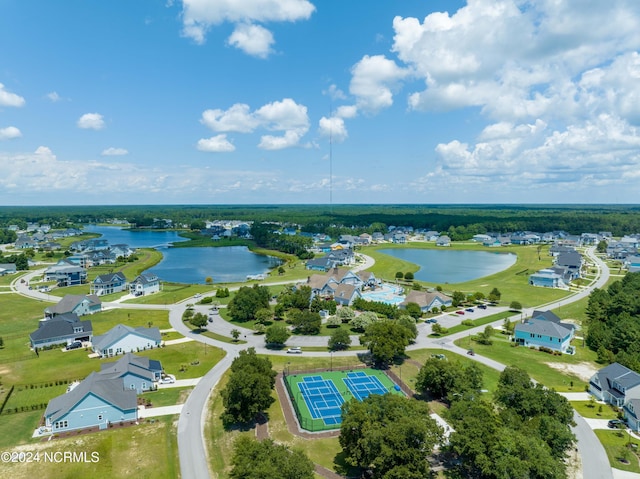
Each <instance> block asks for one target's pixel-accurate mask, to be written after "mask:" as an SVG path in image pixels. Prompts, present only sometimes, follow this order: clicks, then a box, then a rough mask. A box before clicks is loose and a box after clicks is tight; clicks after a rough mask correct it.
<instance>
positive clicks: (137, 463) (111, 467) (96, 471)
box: [0, 416, 180, 479]
mask: <svg viewBox="0 0 640 479" xmlns="http://www.w3.org/2000/svg"><path fill="white" fill-rule="evenodd" d="M3 419H4V418H3ZM175 419H176V417H174V416H166V417H162V418H159V419H154V418H152V419H149V420H146V421H143V422H142V423H141V424H140V425H138V426H130V427H124V428H121V429H120V428H117V427H116V428H114V429H109V430H107V431H101V432H99V433H92V434H82V435H78V436H72V437H69V438H64V439H57V440H53V441H49V442H31V443H30V444H29V445H23V446H19V447H13V448H12V449H5V451H9V452H20V451H22V452H28V453H31V454H35V453H40V461H33V462H23V463H6V462H2V463H0V476H1V477H11V478H13V479H31V478H33V477H54V476H52V473H53V471H55V477H57V478H69V479H72V478H77V477H82V478H95V479H104V478H107V477H137V478H148V479H156V478H157V479H173V478H175V477H178V476H179V473H180V467H179V463H178V445H177V439H176V423H175ZM0 427H1V426H0ZM3 437H6V436H4V435H3ZM65 451H69V452H74V453H78V454H84V455H86V460H82V461H77V462H60V463H57V464H52V462H51V461H46V460H45V459H44V457H45V454H50V455H52V454H54V453H56V452H58V453H59V452H65ZM32 457H34V456H32ZM83 457H84V456H83ZM54 466H55V468H54V469H52V467H54Z"/></svg>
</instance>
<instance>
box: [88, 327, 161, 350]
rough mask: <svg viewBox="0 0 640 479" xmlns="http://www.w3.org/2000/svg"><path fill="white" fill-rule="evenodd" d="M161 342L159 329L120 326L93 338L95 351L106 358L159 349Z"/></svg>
mask: <svg viewBox="0 0 640 479" xmlns="http://www.w3.org/2000/svg"><path fill="white" fill-rule="evenodd" d="M161 342H162V337H161V336H160V330H159V329H158V328H144V327H139V328H131V327H129V326H125V325H124V324H118V325H117V326H114V327H113V328H111V329H110V330H109V331H108V332H107V333H106V334H103V335H100V336H95V337H94V338H93V350H94V351H95V352H96V353H98V354H99V355H100V356H101V357H103V358H104V357H111V356H117V355H118V354H124V353H130V352H136V351H143V350H145V349H153V348H157V347H159V346H160V343H161Z"/></svg>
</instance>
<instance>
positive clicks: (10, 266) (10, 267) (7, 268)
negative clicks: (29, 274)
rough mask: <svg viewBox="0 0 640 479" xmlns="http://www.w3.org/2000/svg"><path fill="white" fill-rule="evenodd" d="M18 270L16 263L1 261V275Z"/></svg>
mask: <svg viewBox="0 0 640 479" xmlns="http://www.w3.org/2000/svg"><path fill="white" fill-rule="evenodd" d="M16 271H17V268H16V264H15V263H0V276H4V275H5V274H13V273H15V272H16Z"/></svg>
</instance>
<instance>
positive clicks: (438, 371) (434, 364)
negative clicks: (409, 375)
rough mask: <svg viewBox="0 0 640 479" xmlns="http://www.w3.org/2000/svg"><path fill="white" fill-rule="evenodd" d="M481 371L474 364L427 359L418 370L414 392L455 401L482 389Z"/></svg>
mask: <svg viewBox="0 0 640 479" xmlns="http://www.w3.org/2000/svg"><path fill="white" fill-rule="evenodd" d="M482 376H483V375H482V370H481V369H480V368H479V367H478V365H477V364H475V363H470V364H469V365H468V366H464V365H462V364H461V363H459V362H457V361H446V360H442V359H438V358H429V359H427V360H426V361H425V363H424V365H423V366H422V367H421V368H420V371H419V372H418V376H417V378H416V390H417V391H419V392H421V393H422V394H429V395H431V396H433V397H435V398H437V399H449V400H452V399H455V398H460V397H463V396H465V395H468V394H475V395H477V393H478V392H479V391H480V389H482V381H483V378H482Z"/></svg>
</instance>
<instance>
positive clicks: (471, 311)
mask: <svg viewBox="0 0 640 479" xmlns="http://www.w3.org/2000/svg"><path fill="white" fill-rule="evenodd" d="M465 311H467V312H468V313H473V308H467V309H465Z"/></svg>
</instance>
